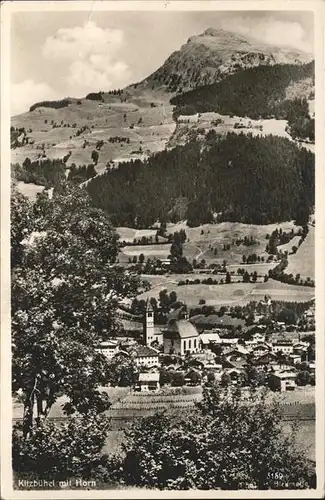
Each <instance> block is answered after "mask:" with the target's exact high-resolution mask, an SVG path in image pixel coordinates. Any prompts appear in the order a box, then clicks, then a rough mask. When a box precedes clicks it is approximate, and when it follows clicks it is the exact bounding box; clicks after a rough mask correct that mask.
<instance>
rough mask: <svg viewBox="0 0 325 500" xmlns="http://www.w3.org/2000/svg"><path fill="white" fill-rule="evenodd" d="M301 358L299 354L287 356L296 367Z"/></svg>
mask: <svg viewBox="0 0 325 500" xmlns="http://www.w3.org/2000/svg"><path fill="white" fill-rule="evenodd" d="M301 357H302V356H301V354H289V358H290V359H291V361H292V363H293V364H294V365H298V364H299V363H301V361H302V360H301Z"/></svg>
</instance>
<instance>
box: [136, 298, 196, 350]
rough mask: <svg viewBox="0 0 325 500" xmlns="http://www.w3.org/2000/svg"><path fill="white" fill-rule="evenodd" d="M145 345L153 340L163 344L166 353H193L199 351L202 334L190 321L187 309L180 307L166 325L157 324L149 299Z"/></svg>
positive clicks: (145, 322)
mask: <svg viewBox="0 0 325 500" xmlns="http://www.w3.org/2000/svg"><path fill="white" fill-rule="evenodd" d="M143 333H144V341H145V345H147V346H151V344H152V343H153V342H157V343H158V344H159V345H163V347H164V354H178V355H180V356H185V354H193V353H196V352H199V351H200V349H201V346H200V336H199V333H198V331H197V329H196V327H195V326H194V325H193V324H192V323H191V322H190V321H189V317H188V312H187V310H184V308H182V309H178V310H176V311H174V312H173V314H172V315H171V317H170V318H169V320H168V322H167V324H166V325H164V326H163V327H160V326H158V325H155V322H154V311H153V308H152V305H151V304H150V301H149V300H147V306H146V314H145V321H144V325H143Z"/></svg>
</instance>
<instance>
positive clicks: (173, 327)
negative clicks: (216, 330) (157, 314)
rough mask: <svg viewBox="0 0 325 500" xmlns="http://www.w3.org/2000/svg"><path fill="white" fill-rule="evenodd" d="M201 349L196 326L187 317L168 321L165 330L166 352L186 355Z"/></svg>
mask: <svg viewBox="0 0 325 500" xmlns="http://www.w3.org/2000/svg"><path fill="white" fill-rule="evenodd" d="M199 350H200V336H199V333H198V331H197V329H196V328H195V326H194V325H193V324H192V323H191V322H190V321H188V320H187V319H180V320H175V319H172V320H170V321H169V322H168V324H167V327H166V329H165V331H164V353H165V354H179V355H181V356H184V355H185V354H187V353H189V354H192V353H196V352H198V351H199Z"/></svg>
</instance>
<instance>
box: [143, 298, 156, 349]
mask: <svg viewBox="0 0 325 500" xmlns="http://www.w3.org/2000/svg"><path fill="white" fill-rule="evenodd" d="M143 326H144V328H143V330H144V331H143V333H144V341H145V344H146V345H147V346H150V345H151V343H152V342H153V341H154V339H155V335H154V333H155V324H154V313H153V307H152V305H151V302H150V300H149V298H148V299H147V304H146V317H145V322H144V325H143Z"/></svg>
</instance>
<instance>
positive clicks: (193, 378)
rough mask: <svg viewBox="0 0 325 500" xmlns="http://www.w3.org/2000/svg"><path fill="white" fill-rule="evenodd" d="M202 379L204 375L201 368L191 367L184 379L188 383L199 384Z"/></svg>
mask: <svg viewBox="0 0 325 500" xmlns="http://www.w3.org/2000/svg"><path fill="white" fill-rule="evenodd" d="M201 380H202V375H201V372H200V371H199V370H195V368H191V369H190V370H189V371H188V372H187V373H186V374H185V377H184V381H185V384H186V385H199V384H200V382H201Z"/></svg>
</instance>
